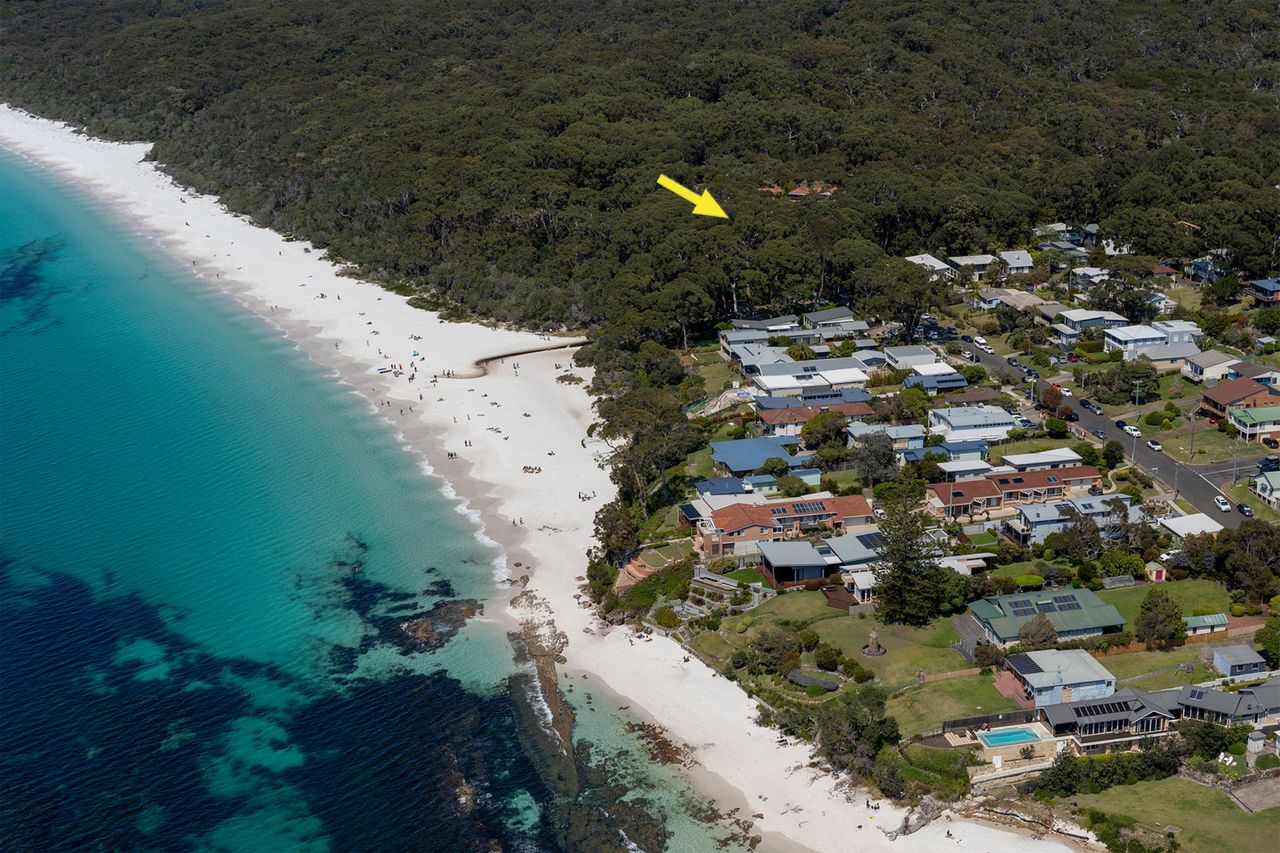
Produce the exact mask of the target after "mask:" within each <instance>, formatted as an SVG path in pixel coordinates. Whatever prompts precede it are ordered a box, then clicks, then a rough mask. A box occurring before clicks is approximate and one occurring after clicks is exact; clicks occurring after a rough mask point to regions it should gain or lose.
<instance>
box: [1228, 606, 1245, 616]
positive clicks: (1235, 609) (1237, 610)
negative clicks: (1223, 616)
mask: <svg viewBox="0 0 1280 853" xmlns="http://www.w3.org/2000/svg"><path fill="white" fill-rule="evenodd" d="M1231 615H1232V616H1243V615H1244V605H1243V604H1233V605H1231Z"/></svg>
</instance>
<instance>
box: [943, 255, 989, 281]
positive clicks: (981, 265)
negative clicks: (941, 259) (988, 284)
mask: <svg viewBox="0 0 1280 853" xmlns="http://www.w3.org/2000/svg"><path fill="white" fill-rule="evenodd" d="M995 260H996V256H995V255H955V256H953V257H950V258H947V263H949V264H951V266H953V267H955V269H956V270H957V271H958V272H964V271H966V270H967V271H968V272H969V275H970V276H971V277H972V278H973V280H974V281H982V279H983V278H985V277H986V275H987V270H988V269H990V268H991V265H992V264H993V263H995Z"/></svg>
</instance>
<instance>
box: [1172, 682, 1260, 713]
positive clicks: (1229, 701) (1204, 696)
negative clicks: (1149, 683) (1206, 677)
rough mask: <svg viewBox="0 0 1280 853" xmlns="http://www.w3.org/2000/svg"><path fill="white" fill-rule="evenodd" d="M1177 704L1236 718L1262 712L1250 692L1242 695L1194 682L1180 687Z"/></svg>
mask: <svg viewBox="0 0 1280 853" xmlns="http://www.w3.org/2000/svg"><path fill="white" fill-rule="evenodd" d="M1178 704H1179V705H1182V706H1184V707H1188V708H1203V709H1204V710H1206V711H1211V712H1213V713H1215V714H1225V715H1227V716H1229V717H1232V718H1236V719H1238V718H1241V717H1249V716H1253V715H1254V714H1259V713H1263V709H1262V707H1261V706H1260V705H1258V704H1256V703H1255V702H1254V697H1253V696H1252V695H1251V694H1246V695H1244V696H1242V695H1240V694H1239V693H1227V692H1225V691H1222V690H1214V689H1213V688H1211V687H1197V686H1195V685H1194V684H1192V685H1188V686H1187V687H1184V688H1182V692H1180V693H1179V694H1178Z"/></svg>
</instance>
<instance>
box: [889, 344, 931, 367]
mask: <svg viewBox="0 0 1280 853" xmlns="http://www.w3.org/2000/svg"><path fill="white" fill-rule="evenodd" d="M884 357H885V361H886V363H887V364H888V366H889V369H890V370H907V369H909V368H912V367H915V366H916V365H917V364H933V363H934V362H936V361H937V360H938V354H937V353H936V352H934V351H933V350H931V349H929V348H928V347H923V346H905V347H885V348H884Z"/></svg>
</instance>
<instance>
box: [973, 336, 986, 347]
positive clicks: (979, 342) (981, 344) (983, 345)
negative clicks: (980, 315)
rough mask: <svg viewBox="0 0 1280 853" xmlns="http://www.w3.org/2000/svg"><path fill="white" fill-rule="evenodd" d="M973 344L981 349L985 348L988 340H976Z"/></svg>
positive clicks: (979, 338) (981, 338) (978, 338)
mask: <svg viewBox="0 0 1280 853" xmlns="http://www.w3.org/2000/svg"><path fill="white" fill-rule="evenodd" d="M973 342H974V343H975V344H977V345H978V346H980V347H985V346H986V345H987V339H986V338H983V337H977V338H974V339H973Z"/></svg>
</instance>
